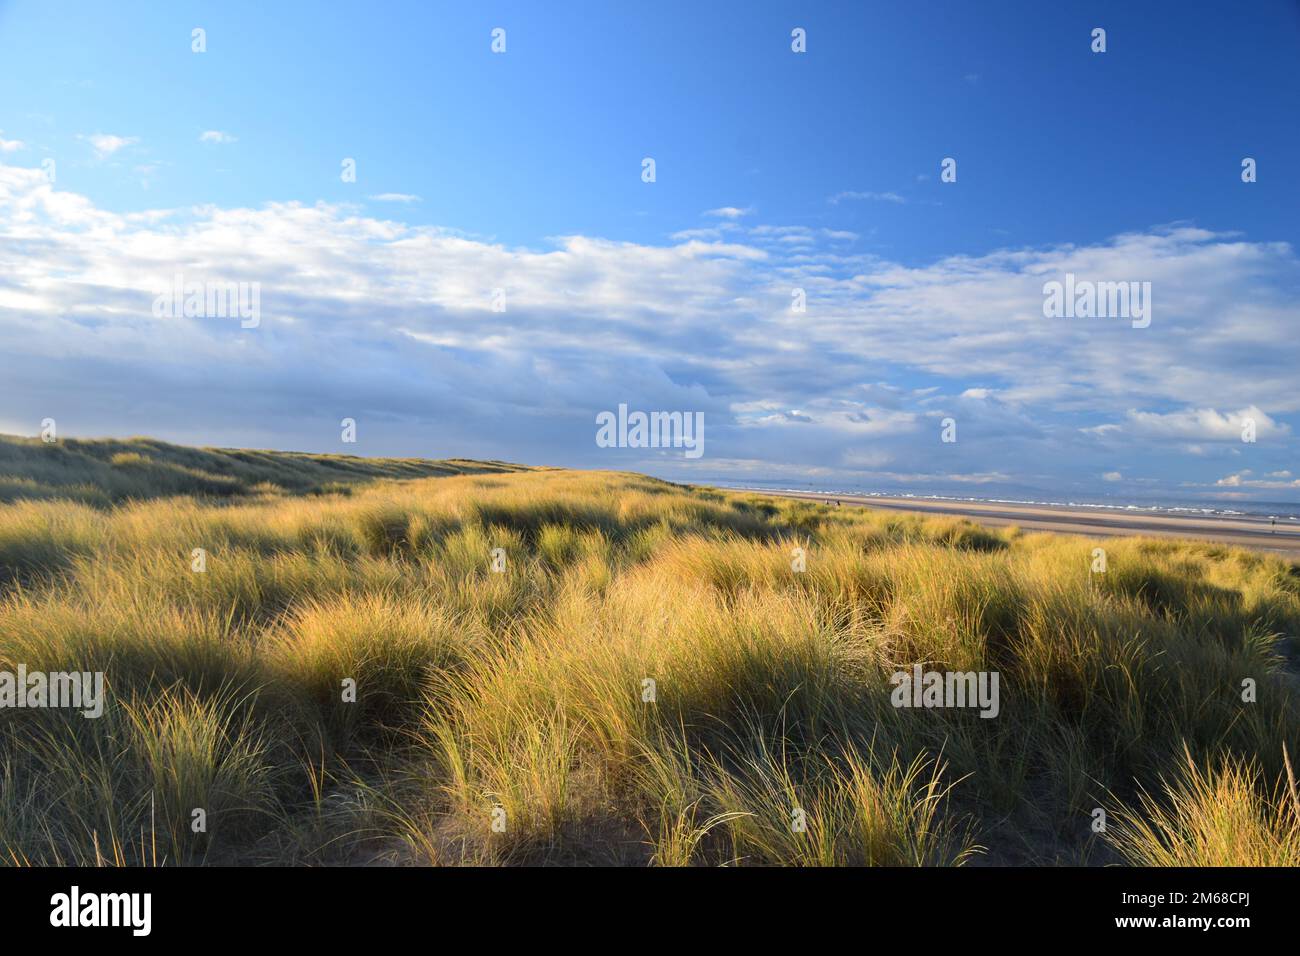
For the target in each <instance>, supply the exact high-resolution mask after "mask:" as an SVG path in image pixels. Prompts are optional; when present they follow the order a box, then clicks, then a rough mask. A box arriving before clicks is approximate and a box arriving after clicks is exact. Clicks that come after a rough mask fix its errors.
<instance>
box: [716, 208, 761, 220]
mask: <svg viewBox="0 0 1300 956" xmlns="http://www.w3.org/2000/svg"><path fill="white" fill-rule="evenodd" d="M753 211H754V208H753V207H752V206H747V207H745V208H744V209H740V208H738V207H736V206H720V207H718V208H717V209H709V210H707V211H706V212H705V213H704V215H706V216H716V217H718V218H719V219H739V218H741V217H742V216H748V215H749V214H750V213H752V212H753Z"/></svg>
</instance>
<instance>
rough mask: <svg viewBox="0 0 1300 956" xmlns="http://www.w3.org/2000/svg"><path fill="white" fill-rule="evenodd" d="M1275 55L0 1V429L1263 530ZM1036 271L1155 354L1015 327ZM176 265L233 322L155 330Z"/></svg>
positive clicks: (1287, 251)
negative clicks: (241, 308) (503, 462)
mask: <svg viewBox="0 0 1300 956" xmlns="http://www.w3.org/2000/svg"><path fill="white" fill-rule="evenodd" d="M1053 8H1055V9H1053ZM195 27H202V28H203V29H204V30H205V31H206V39H207V50H206V52H204V53H201V54H196V53H194V52H192V50H191V31H192V30H193V29H194V28H195ZM498 27H500V28H504V29H505V31H506V52H505V53H503V54H494V53H493V52H492V51H491V49H490V44H491V31H492V30H493V29H494V28H498ZM795 27H801V28H803V29H805V30H806V31H807V52H806V53H802V54H796V53H794V52H792V50H791V37H790V33H791V30H792V29H793V28H795ZM1094 27H1102V28H1104V29H1105V30H1106V46H1107V49H1106V51H1105V52H1104V53H1094V52H1092V50H1091V48H1090V47H1091V42H1092V41H1091V36H1090V34H1091V31H1092V30H1093V28H1094ZM1297 63H1300V6H1298V5H1297V4H1296V3H1293V2H1281V0H1278V2H1272V3H1270V2H1261V3H1257V4H1252V5H1250V6H1249V8H1244V7H1243V8H1236V7H1231V6H1226V5H1220V4H1186V3H1144V4H1141V5H1134V4H1130V3H1070V4H1043V3H1033V2H1025V3H1010V2H1005V3H1004V2H998V3H987V4H983V3H982V4H972V3H958V2H952V3H909V4H860V3H854V4H849V3H844V4H831V3H817V4H790V3H780V4H778V3H743V4H741V3H718V4H704V5H702V4H674V3H661V4H656V5H653V7H645V6H644V5H633V4H617V5H616V4H598V3H555V4H523V3H521V4H477V3H476V4H468V3H465V4H453V3H438V4H429V3H412V4H399V3H375V4H371V5H368V6H358V5H337V6H332V5H330V4H320V3H311V4H308V3H303V4H291V3H275V4H265V3H263V4H254V3H242V2H236V3H224V4H203V3H192V4H190V3H178V4H168V5H165V6H164V5H161V4H153V3H140V4H133V3H124V4H114V5H112V6H111V7H106V6H103V5H98V4H57V5H56V4H47V3H29V2H3V0H0V266H3V268H4V272H3V274H4V278H0V342H2V343H3V345H4V350H3V355H0V364H2V365H7V366H8V367H7V368H5V369H4V371H5V372H6V375H5V379H6V384H5V385H4V390H5V401H4V403H3V405H2V406H0V430H5V431H13V432H19V433H28V434H30V433H34V432H35V431H36V430H38V428H39V422H40V420H41V419H42V418H44V417H47V416H50V417H55V418H56V420H57V421H58V422H59V423H60V428H61V430H62V431H63V432H64V433H65V434H72V435H97V434H124V433H131V434H141V433H143V434H152V435H157V436H159V437H164V438H170V439H174V440H181V441H187V442H193V443H211V444H232V445H258V446H266V445H270V446H274V447H288V448H303V449H311V450H322V451H351V452H356V453H361V454H409V455H430V456H441V455H476V456H483V457H488V456H490V457H499V458H508V459H513V460H520V461H529V462H537V463H548V464H561V465H575V466H582V467H616V468H635V469H638V470H646V471H650V472H653V473H657V474H664V475H667V476H670V477H676V478H687V479H689V478H698V479H700V480H729V481H742V482H743V481H759V480H764V481H767V480H772V481H777V482H788V483H791V484H795V483H799V482H811V483H813V484H820V485H824V486H827V487H833V486H840V487H868V488H878V489H880V490H898V489H908V490H913V491H917V492H921V493H929V492H940V493H956V492H962V493H969V494H976V495H996V494H1003V493H1008V492H1025V493H1039V492H1045V493H1060V494H1071V495H1075V496H1081V495H1102V494H1106V495H1114V496H1118V497H1130V498H1148V497H1153V496H1154V497H1165V498H1175V497H1177V498H1185V497H1206V498H1215V499H1219V500H1225V501H1232V500H1241V499H1244V498H1252V497H1253V498H1259V499H1264V500H1296V499H1297V498H1300V461H1297V456H1296V443H1295V436H1294V429H1295V427H1297V426H1298V425H1300V390H1298V389H1296V388H1295V384H1294V383H1295V369H1296V367H1297V359H1298V358H1300V348H1298V347H1297V345H1296V330H1297V328H1298V327H1300V311H1298V310H1297V307H1296V301H1297V300H1296V293H1297V291H1300V271H1298V270H1297V260H1296V252H1295V249H1294V243H1295V241H1296V236H1295V235H1294V233H1295V231H1296V223H1297V221H1300V218H1298V216H1300V202H1297V200H1298V199H1300V186H1297V183H1296V179H1295V176H1294V173H1293V171H1292V170H1291V169H1290V168H1289V165H1290V162H1291V160H1292V157H1294V156H1296V155H1300V124H1297V123H1296V121H1295V116H1296V106H1297V103H1300V70H1297V69H1296V64H1297ZM645 157H653V158H654V160H655V163H656V181H655V182H653V183H645V182H643V181H642V178H641V163H642V159H643V158H645ZM945 157H953V158H955V159H956V160H957V169H958V176H957V181H956V182H954V183H944V182H941V181H940V176H939V170H940V162H941V160H942V159H944V158H945ZM1244 157H1252V158H1254V159H1255V160H1256V161H1257V163H1258V181H1257V182H1254V183H1249V184H1246V183H1243V182H1242V180H1241V162H1242V159H1243V158H1244ZM345 158H352V159H354V160H355V161H356V169H357V176H356V181H355V182H344V181H342V180H341V178H340V164H341V162H342V161H343V160H344V159H345ZM46 160H53V161H54V163H55V167H54V168H55V169H56V170H57V175H56V177H55V180H54V182H53V183H51V182H49V181H48V177H46V176H44V174H43V173H42V169H43V167H42V163H43V162H44V161H46ZM38 173H40V174H41V175H39V176H38ZM1067 271H1069V272H1074V273H1077V274H1079V275H1080V276H1082V277H1087V278H1091V279H1094V280H1096V281H1134V282H1144V281H1149V282H1151V283H1152V301H1153V320H1152V322H1151V325H1150V326H1149V327H1147V328H1141V329H1134V328H1131V327H1129V326H1128V324H1127V323H1126V322H1124V321H1121V320H1118V319H1113V318H1112V319H1048V318H1045V317H1044V316H1043V314H1042V311H1041V306H1042V301H1043V295H1042V292H1041V286H1042V284H1043V282H1044V281H1047V280H1049V279H1055V278H1060V277H1062V276H1063V275H1064V273H1065V272H1067ZM177 272H183V273H185V274H186V275H187V276H189V277H191V278H195V279H200V280H202V279H208V280H212V281H250V282H259V283H260V285H261V303H262V304H261V308H262V311H263V316H264V320H263V321H262V322H261V323H260V325H259V326H258V327H257V328H254V329H241V328H240V327H239V325H238V323H237V322H236V323H231V322H229V321H226V320H223V319H220V318H194V319H167V320H166V322H160V321H159V319H158V318H157V317H156V316H154V315H152V313H151V311H150V305H151V303H152V301H153V299H154V297H155V294H156V290H157V289H158V288H161V287H163V286H165V285H167V284H168V283H169V282H170V278H171V276H173V275H174V274H175V273H177ZM796 287H797V288H802V289H805V290H806V293H807V299H808V309H807V312H806V313H801V314H792V313H791V310H790V307H789V306H790V290H791V289H793V288H796ZM496 288H504V289H505V293H506V302H507V305H506V310H505V312H503V313H498V312H493V311H492V310H491V308H490V306H489V304H488V303H489V300H490V295H491V292H492V290H493V289H496ZM620 402H625V403H627V404H628V405H629V406H631V407H633V408H643V409H645V410H654V409H663V410H689V411H701V412H703V413H704V414H705V417H706V422H707V425H706V429H707V436H706V442H707V450H706V453H705V455H704V456H702V458H700V459H699V460H686V459H684V457H683V456H682V455H681V454H680V452H676V451H672V452H655V453H653V454H650V453H647V452H646V451H643V450H637V449H604V448H599V447H597V446H596V445H595V443H594V440H593V436H594V432H595V426H594V416H595V414H596V413H598V412H599V411H602V410H606V409H612V408H615V407H616V406H617V404H618V403H620ZM345 416H350V417H354V418H356V419H357V421H358V435H359V440H358V442H357V443H356V445H351V446H346V447H340V446H339V427H338V422H339V420H340V418H341V417H345ZM949 417H950V418H953V419H954V420H955V421H956V422H957V423H958V436H959V438H958V441H957V442H956V443H953V444H950V445H948V444H940V443H939V439H938V435H939V432H940V426H939V423H940V422H941V421H942V420H943V419H944V418H949ZM1246 419H1250V420H1251V421H1253V422H1255V424H1256V430H1257V441H1256V442H1254V443H1249V444H1248V443H1244V442H1242V441H1241V440H1240V433H1241V430H1242V427H1241V426H1242V424H1243V422H1244V421H1245V420H1246Z"/></svg>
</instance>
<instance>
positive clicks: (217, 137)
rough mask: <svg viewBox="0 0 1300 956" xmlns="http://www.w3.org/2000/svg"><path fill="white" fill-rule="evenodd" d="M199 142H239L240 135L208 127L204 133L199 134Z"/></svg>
mask: <svg viewBox="0 0 1300 956" xmlns="http://www.w3.org/2000/svg"><path fill="white" fill-rule="evenodd" d="M199 142H200V143H211V144H218V145H219V144H225V143H237V142H239V137H238V136H235V135H234V134H233V133H227V132H225V131H223V130H219V129H208V130H204V131H203V132H202V133H200V134H199Z"/></svg>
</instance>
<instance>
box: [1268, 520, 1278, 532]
mask: <svg viewBox="0 0 1300 956" xmlns="http://www.w3.org/2000/svg"><path fill="white" fill-rule="evenodd" d="M1268 526H1269V527H1268V533H1269V534H1277V519H1276V518H1269V519H1268Z"/></svg>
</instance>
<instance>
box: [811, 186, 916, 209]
mask: <svg viewBox="0 0 1300 956" xmlns="http://www.w3.org/2000/svg"><path fill="white" fill-rule="evenodd" d="M826 201H827V202H828V203H830V204H831V205H832V206H838V205H839V204H840V203H842V202H891V203H897V204H898V205H900V206H901V205H902V204H904V203H906V202H907V200H906V199H904V198H903V197H902V196H900V195H899V194H898V193H895V192H859V191H857V190H846V191H845V192H841V193H836V194H835V195H834V196H831V197H830V198H829V199H827V200H826Z"/></svg>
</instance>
